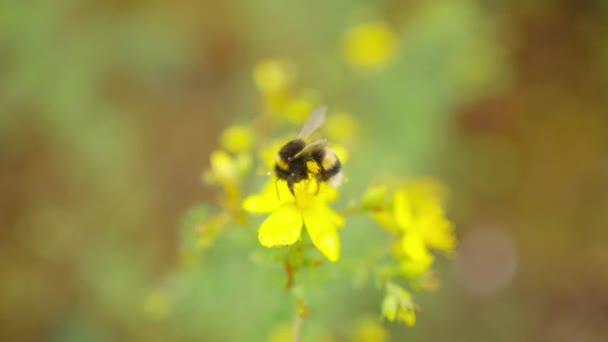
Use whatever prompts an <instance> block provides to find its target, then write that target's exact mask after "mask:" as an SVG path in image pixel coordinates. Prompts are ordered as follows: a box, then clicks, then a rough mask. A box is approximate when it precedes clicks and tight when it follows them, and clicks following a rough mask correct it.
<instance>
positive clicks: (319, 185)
mask: <svg viewBox="0 0 608 342" xmlns="http://www.w3.org/2000/svg"><path fill="white" fill-rule="evenodd" d="M322 179H323V177H322V176H321V174H320V173H318V174H316V175H315V180H316V181H317V192H315V196H316V195H318V194H319V191H321V180H322Z"/></svg>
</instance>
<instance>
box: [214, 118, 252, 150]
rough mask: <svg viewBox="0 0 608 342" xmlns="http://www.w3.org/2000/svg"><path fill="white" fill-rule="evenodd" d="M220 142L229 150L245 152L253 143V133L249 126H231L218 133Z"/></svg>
mask: <svg viewBox="0 0 608 342" xmlns="http://www.w3.org/2000/svg"><path fill="white" fill-rule="evenodd" d="M220 143H221V145H222V147H224V148H225V149H226V150H228V151H230V152H233V153H240V152H246V151H249V150H250V149H251V147H252V146H253V144H254V143H255V133H254V132H253V129H252V128H251V127H249V126H245V125H235V126H231V127H228V128H226V129H225V130H224V131H223V132H222V134H221V135H220Z"/></svg>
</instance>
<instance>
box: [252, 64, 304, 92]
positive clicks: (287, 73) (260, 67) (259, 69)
mask: <svg viewBox="0 0 608 342" xmlns="http://www.w3.org/2000/svg"><path fill="white" fill-rule="evenodd" d="M294 78H295V69H294V67H293V66H292V65H291V64H290V63H288V62H285V61H280V60H276V59H263V60H261V61H259V62H258V63H257V64H256V65H255V66H254V68H253V80H254V81H255V84H256V86H257V88H258V90H259V91H260V92H261V93H262V94H277V93H280V92H283V91H285V90H286V89H288V88H289V87H290V86H291V83H292V82H293V80H294Z"/></svg>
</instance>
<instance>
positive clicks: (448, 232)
mask: <svg viewBox="0 0 608 342" xmlns="http://www.w3.org/2000/svg"><path fill="white" fill-rule="evenodd" d="M420 231H421V233H422V234H423V237H424V241H425V243H426V244H427V245H428V246H429V247H431V248H434V249H437V250H440V251H443V252H446V253H450V252H452V251H453V250H454V245H455V244H456V237H455V236H454V228H453V225H452V223H451V222H450V221H448V220H447V219H446V218H445V217H443V216H436V217H433V218H429V220H428V221H427V222H422V223H421V229H420Z"/></svg>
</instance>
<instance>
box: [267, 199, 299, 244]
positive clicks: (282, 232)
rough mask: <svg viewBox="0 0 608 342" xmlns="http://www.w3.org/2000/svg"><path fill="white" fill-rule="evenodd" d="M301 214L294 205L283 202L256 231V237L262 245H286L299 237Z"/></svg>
mask: <svg viewBox="0 0 608 342" xmlns="http://www.w3.org/2000/svg"><path fill="white" fill-rule="evenodd" d="M301 231H302V215H301V214H300V212H299V211H298V209H297V208H296V206H295V205H293V204H285V205H283V206H282V207H280V208H279V209H277V210H276V211H274V212H273V213H272V214H270V216H268V218H266V220H264V222H262V226H261V227H260V229H259V231H258V239H259V240H260V243H261V244H262V246H264V247H276V246H288V245H291V244H294V243H295V242H296V241H298V239H299V238H300V233H301Z"/></svg>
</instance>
